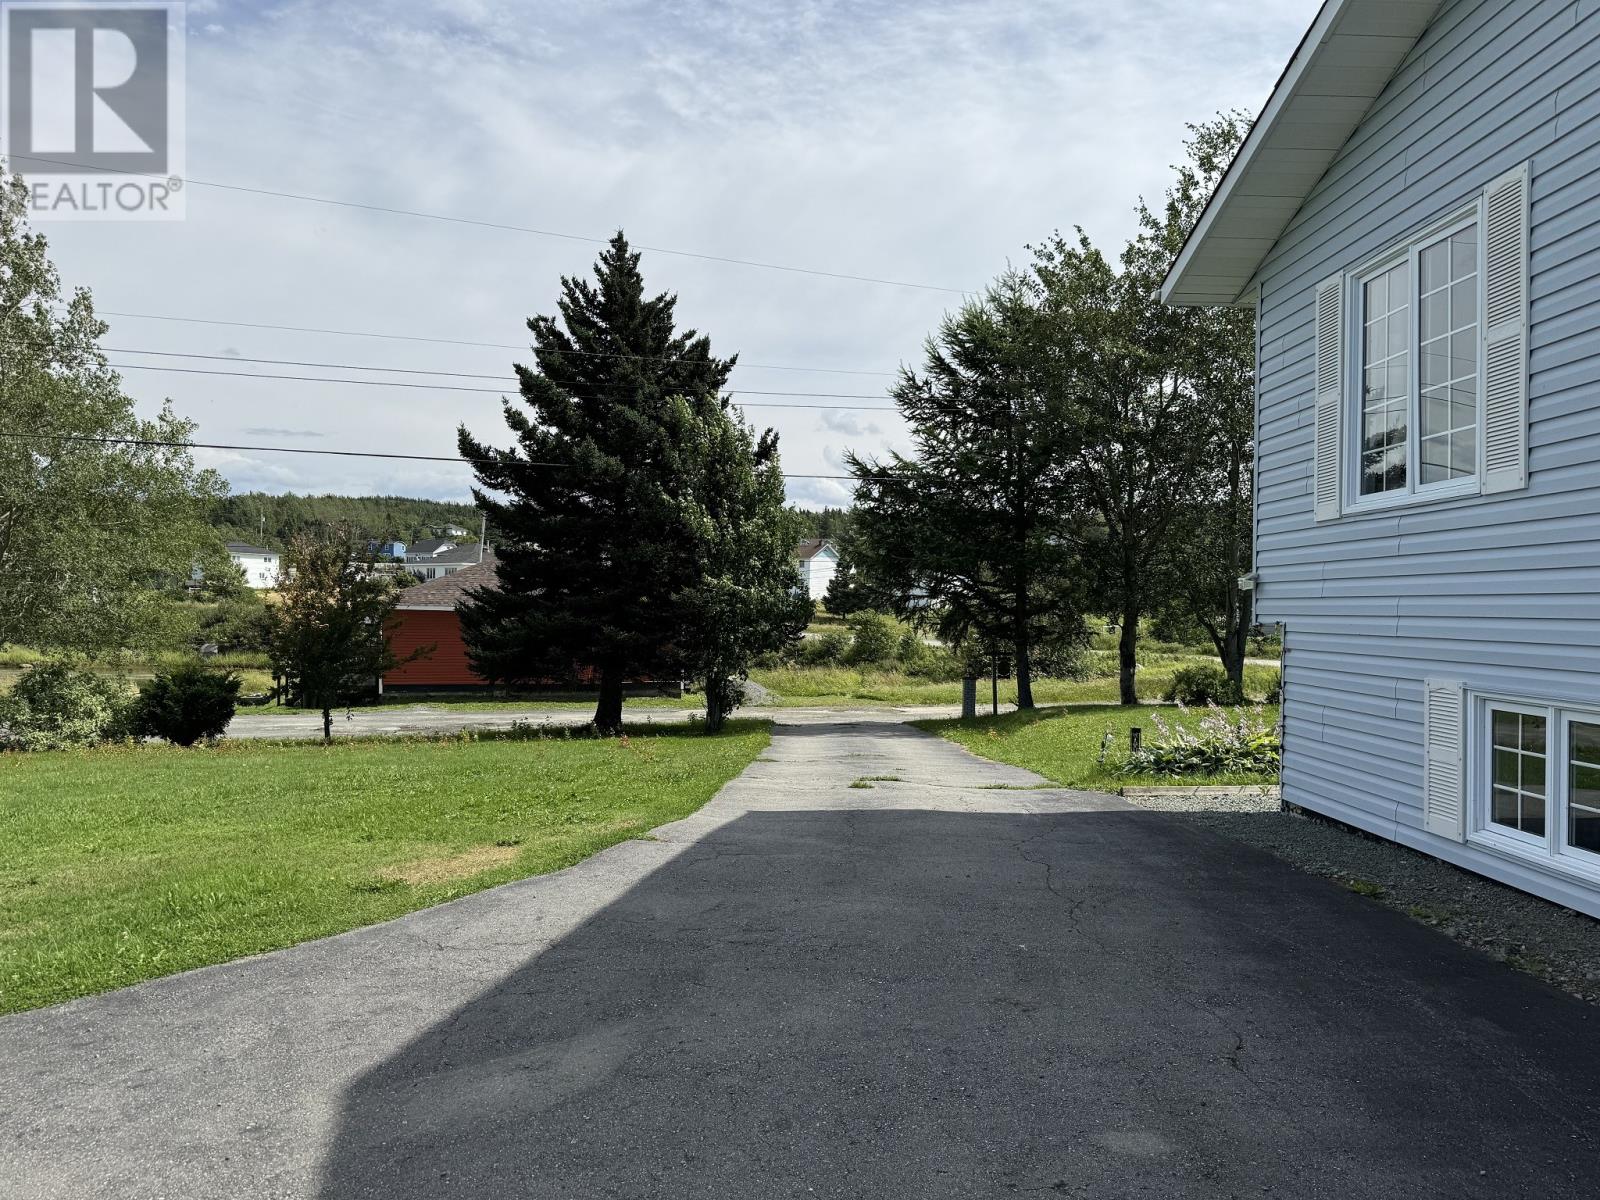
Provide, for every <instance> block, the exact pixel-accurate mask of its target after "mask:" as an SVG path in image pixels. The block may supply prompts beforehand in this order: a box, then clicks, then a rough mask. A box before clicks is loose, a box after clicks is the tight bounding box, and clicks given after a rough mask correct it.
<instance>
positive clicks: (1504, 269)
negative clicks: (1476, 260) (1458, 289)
mask: <svg viewBox="0 0 1600 1200" xmlns="http://www.w3.org/2000/svg"><path fill="white" fill-rule="evenodd" d="M1483 255H1484V272H1483V297H1484V298H1483V490H1484V491H1485V492H1506V491H1512V490H1515V489H1517V488H1522V487H1526V486H1527V485H1528V168H1527V167H1526V166H1522V167H1518V168H1517V169H1516V170H1515V171H1512V172H1511V173H1510V174H1509V175H1504V176H1501V178H1499V179H1497V180H1495V181H1494V182H1493V183H1491V184H1490V185H1489V186H1488V188H1487V189H1485V191H1484V220H1483Z"/></svg>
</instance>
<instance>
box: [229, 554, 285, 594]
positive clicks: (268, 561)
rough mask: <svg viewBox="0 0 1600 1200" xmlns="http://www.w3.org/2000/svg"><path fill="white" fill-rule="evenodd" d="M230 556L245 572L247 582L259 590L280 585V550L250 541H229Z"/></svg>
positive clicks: (234, 563)
mask: <svg viewBox="0 0 1600 1200" xmlns="http://www.w3.org/2000/svg"><path fill="white" fill-rule="evenodd" d="M227 548H228V558H229V559H230V560H231V561H232V562H233V565H234V566H236V567H238V568H239V569H240V570H242V571H243V572H244V581H245V583H246V584H247V585H248V586H250V587H252V588H255V589H257V590H258V591H261V590H265V589H267V588H273V587H277V586H278V552H277V551H276V550H268V549H266V548H265V547H263V546H252V545H251V544H250V543H249V542H229V543H227Z"/></svg>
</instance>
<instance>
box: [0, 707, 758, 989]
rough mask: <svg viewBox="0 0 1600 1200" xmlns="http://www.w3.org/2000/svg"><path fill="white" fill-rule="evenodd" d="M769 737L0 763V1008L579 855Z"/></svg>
mask: <svg viewBox="0 0 1600 1200" xmlns="http://www.w3.org/2000/svg"><path fill="white" fill-rule="evenodd" d="M768 740H769V738H768V728H767V726H765V725H764V724H757V723H755V722H732V723H730V725H729V727H728V729H727V730H726V731H725V732H724V733H722V734H720V735H718V736H715V737H706V736H704V735H703V734H700V733H696V732H691V731H690V730H687V729H672V728H660V727H650V728H640V729H637V730H633V731H630V733H629V735H628V736H627V737H625V738H620V739H604V740H601V739H578V738H573V739H570V740H569V739H564V738H548V739H543V740H507V739H492V738H488V739H477V740H468V739H448V740H447V739H438V740H394V739H390V740H367V741H346V742H335V743H334V744H332V745H330V746H323V745H321V744H317V743H293V744H288V743H245V742H237V743H226V742H224V743H223V744H221V745H219V746H217V747H215V748H213V749H197V750H179V749H172V748H156V747H122V748H114V749H104V750H92V751H77V752H66V753H39V754H0V1012H9V1011H17V1010H20V1009H26V1008H34V1007H37V1006H39V1005H43V1004H52V1003H55V1002H57V1001H61V1000H66V999H69V998H71V997H74V996H82V995H87V994H90V993H93V992H100V991H105V990H107V989H109V988H115V987H122V986H124V985H126V984H130V983H135V982H137V981H139V980H142V979H149V978H152V977H154V976H158V975H166V974H169V973H171V972H174V971H182V970H186V969H188V968H190V967H198V966H203V965H205V964H208V963H216V962H223V961H225V960H227V959H232V958H237V957H239V956H240V955H245V954H253V953H258V952H260V951H263V950H271V949H275V948H277V947H280V946H288V945H292V944H293V943H295V942H300V941H304V940H306V939H308V938H315V937H321V936H324V935H327V934H331V933H338V932H340V931H342V930H346V929H353V928H355V927H357V926H360V925H366V924H370V923H371V922H374V921H382V920H385V919H387V918H390V917H394V916H398V915H399V914H401V913H404V912H409V911H411V910H413V909H417V908H422V907H424V906H427V905H430V904H437V903H439V902H440V901H443V900H449V899H452V898H454V897H456V896H461V895H465V894H466V893H468V892H474V891H478V890H480V889H482V888H486V887H489V886H491V885H493V884H497V883H503V882H505V881H507V880H511V879H518V878H521V877H523V876H527V875H537V874H540V873H542V872H546V871H553V870H556V869H558V868H561V867H565V866H569V865H571V864H572V863H575V862H578V861H579V860H581V859H583V858H585V857H587V856H589V855H591V854H593V853H595V852H596V851H598V850H601V849H604V848H605V847H606V846H609V845H612V844H613V843H615V842H619V841H623V840H625V839H627V838H632V837H637V836H640V835H642V834H644V833H645V832H646V831H647V830H649V829H651V828H652V827H654V826H657V825H661V824H663V823H665V822H668V821H673V820H677V819H678V818H680V817H684V816H687V815H688V814H690V813H692V812H694V811H695V810H696V809H698V808H699V807H700V806H701V805H702V804H704V803H705V802H706V801H707V800H709V799H710V798H711V796H712V795H713V794H715V792H716V791H717V789H718V788H719V787H721V786H722V784H724V783H725V782H727V781H728V780H729V779H731V778H732V777H733V776H734V775H736V774H738V773H739V772H740V771H741V770H743V769H744V767H745V766H746V765H747V764H748V763H749V762H750V761H751V760H752V759H754V758H755V756H756V755H757V754H759V753H760V752H761V750H762V749H763V748H764V747H766V745H767V744H768Z"/></svg>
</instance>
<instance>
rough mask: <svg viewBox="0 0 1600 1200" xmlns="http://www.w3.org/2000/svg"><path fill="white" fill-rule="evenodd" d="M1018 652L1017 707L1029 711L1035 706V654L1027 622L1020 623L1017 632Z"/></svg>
mask: <svg viewBox="0 0 1600 1200" xmlns="http://www.w3.org/2000/svg"><path fill="white" fill-rule="evenodd" d="M1016 652H1017V708H1018V709H1019V710H1020V711H1022V712H1028V711H1030V710H1031V709H1032V708H1033V655H1032V648H1031V647H1030V646H1029V645H1028V632H1027V627H1026V625H1025V624H1019V626H1018V629H1017V633H1016Z"/></svg>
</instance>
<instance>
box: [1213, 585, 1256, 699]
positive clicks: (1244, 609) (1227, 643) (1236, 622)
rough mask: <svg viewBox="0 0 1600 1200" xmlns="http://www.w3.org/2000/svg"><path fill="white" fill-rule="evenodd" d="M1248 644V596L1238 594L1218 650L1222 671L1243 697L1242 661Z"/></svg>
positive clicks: (1244, 593)
mask: <svg viewBox="0 0 1600 1200" xmlns="http://www.w3.org/2000/svg"><path fill="white" fill-rule="evenodd" d="M1249 644H1250V594H1249V593H1248V592H1243V593H1238V594H1236V595H1235V597H1234V603H1233V611H1232V612H1230V613H1229V614H1228V628H1227V629H1226V630H1225V631H1224V632H1223V635H1222V645H1221V647H1220V648H1219V649H1220V652H1221V657H1222V669H1223V670H1224V671H1226V672H1227V673H1228V678H1229V679H1231V680H1233V682H1234V683H1236V684H1238V685H1239V694H1240V695H1241V696H1242V695H1244V660H1245V652H1246V651H1247V650H1248V649H1249Z"/></svg>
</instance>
